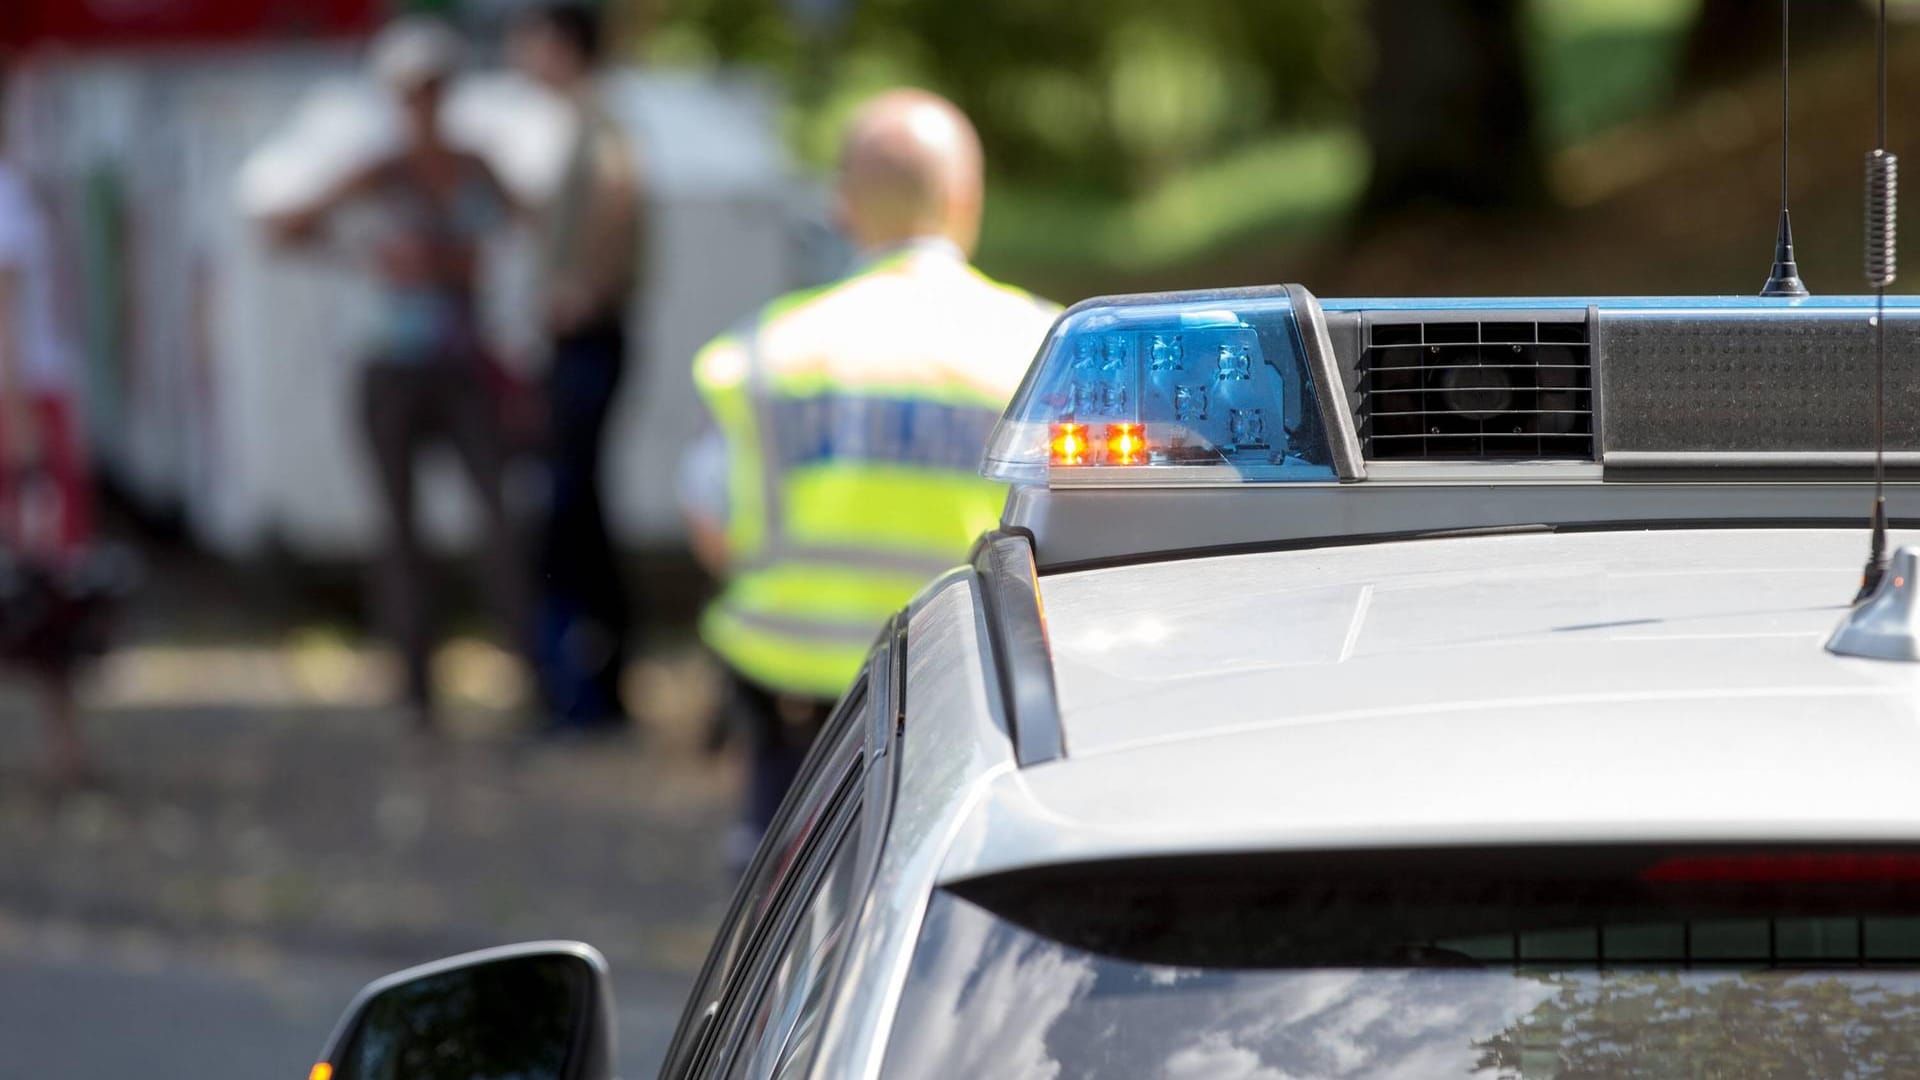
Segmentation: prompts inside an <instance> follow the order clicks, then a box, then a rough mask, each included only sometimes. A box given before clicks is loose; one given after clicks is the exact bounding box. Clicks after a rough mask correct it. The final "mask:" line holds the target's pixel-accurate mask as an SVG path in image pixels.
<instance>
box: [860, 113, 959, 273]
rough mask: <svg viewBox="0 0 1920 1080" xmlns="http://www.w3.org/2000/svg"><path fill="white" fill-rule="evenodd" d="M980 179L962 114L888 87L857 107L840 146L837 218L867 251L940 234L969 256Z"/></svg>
mask: <svg viewBox="0 0 1920 1080" xmlns="http://www.w3.org/2000/svg"><path fill="white" fill-rule="evenodd" d="M982 184H983V181H982V177H981V160H980V137H979V135H977V134H975V133H974V130H973V125H972V124H971V123H969V122H968V120H967V118H966V115H965V114H963V113H962V112H961V111H960V110H959V109H957V108H955V107H954V105H953V103H952V102H950V101H948V100H947V99H945V98H943V97H939V96H937V95H934V94H929V93H927V92H925V91H922V90H889V91H887V92H886V93H884V94H881V95H880V96H878V97H876V98H874V99H872V100H871V101H868V102H867V103H866V104H865V105H863V106H861V107H860V111H859V112H858V113H856V114H855V115H854V118H853V124H852V126H851V127H850V128H849V129H848V131H847V137H846V141H845V142H844V143H843V144H842V145H841V149H840V219H841V224H842V225H843V226H845V228H846V230H847V232H848V234H849V235H850V236H852V238H853V241H854V243H855V244H857V245H859V246H860V248H861V249H862V250H866V251H873V250H877V249H880V248H886V247H891V246H893V245H896V244H901V243H905V242H906V241H908V240H914V239H918V238H921V237H927V236H940V237H945V238H946V239H948V240H951V241H953V242H954V243H955V244H958V245H959V246H960V249H961V250H962V251H965V252H967V253H969V254H971V253H972V251H973V247H974V244H975V242H977V241H978V240H979V237H980V199H981V188H982Z"/></svg>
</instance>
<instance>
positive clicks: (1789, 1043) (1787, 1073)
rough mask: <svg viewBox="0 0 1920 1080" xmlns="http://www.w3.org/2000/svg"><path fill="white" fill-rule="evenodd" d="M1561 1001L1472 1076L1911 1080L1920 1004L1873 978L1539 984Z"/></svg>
mask: <svg viewBox="0 0 1920 1080" xmlns="http://www.w3.org/2000/svg"><path fill="white" fill-rule="evenodd" d="M1539 978H1540V981H1541V982H1543V983H1545V984H1547V985H1549V986H1553V987H1557V988H1558V992H1557V993H1556V994H1555V995H1554V996H1553V997H1552V998H1550V999H1548V1000H1547V1001H1544V1002H1542V1003H1541V1004H1540V1005H1539V1006H1537V1007H1536V1008H1534V1010H1533V1011H1532V1012H1531V1013H1529V1014H1527V1015H1526V1016H1524V1017H1522V1018H1521V1019H1520V1020H1518V1021H1516V1022H1515V1023H1514V1024H1512V1025H1510V1026H1509V1027H1508V1028H1507V1029H1506V1030H1505V1031H1502V1032H1500V1033H1498V1034H1496V1035H1494V1036H1492V1037H1490V1038H1488V1039H1485V1040H1482V1041H1479V1042H1476V1043H1475V1044H1474V1049H1475V1050H1476V1051H1477V1052H1478V1054H1479V1059H1478V1061H1477V1063H1476V1064H1475V1067H1474V1071H1475V1072H1476V1073H1481V1074H1490V1075H1491V1076H1493V1077H1496V1078H1498V1080H1543V1078H1551V1080H1587V1078H1594V1080H1598V1078H1602V1077H1606V1078H1619V1080H1629V1078H1638V1077H1647V1078H1649V1080H1651V1078H1654V1077H1694V1078H1700V1080H1722V1078H1724V1080H1734V1078H1736V1077H1738V1078H1743V1080H1774V1078H1779V1080H1787V1078H1794V1080H1800V1078H1807V1080H1812V1078H1815V1077H1835V1078H1837V1077H1853V1078H1857V1080H1867V1078H1871V1077H1887V1078H1892V1077H1899V1076H1913V1075H1916V1073H1920V1032H1916V1030H1915V1027H1914V1022H1915V1020H1916V1019H1920V995H1916V994H1912V993H1908V992H1903V991H1902V990H1895V989H1892V988H1891V987H1892V986H1900V987H1905V986H1909V985H1911V980H1909V979H1906V978H1904V977H1899V976H1895V977H1893V978H1891V979H1889V980H1888V981H1887V983H1884V984H1883V983H1881V982H1879V981H1878V980H1875V979H1873V978H1872V977H1871V976H1870V975H1869V974H1867V973H1861V974H1859V975H1848V976H1832V975H1824V974H1813V973H1794V972H1784V971H1762V972H1750V973H1745V974H1739V975H1734V974H1725V975H1703V974H1690V975H1672V974H1656V973H1645V974H1626V973H1621V974H1614V975H1610V976H1608V977H1607V978H1605V979H1603V980H1594V979H1592V978H1579V977H1571V976H1564V975H1542V976H1540V977H1539Z"/></svg>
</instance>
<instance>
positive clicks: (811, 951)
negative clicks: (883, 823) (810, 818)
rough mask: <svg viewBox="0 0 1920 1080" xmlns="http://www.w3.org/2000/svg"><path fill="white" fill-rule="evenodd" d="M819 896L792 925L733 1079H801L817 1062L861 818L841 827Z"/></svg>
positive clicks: (847, 921) (849, 908) (848, 916)
mask: <svg viewBox="0 0 1920 1080" xmlns="http://www.w3.org/2000/svg"><path fill="white" fill-rule="evenodd" d="M836 832H837V833H838V836H837V838H836V841H835V845H834V848H833V850H832V851H831V852H830V854H829V855H828V858H827V862H826V865H825V867H824V868H823V869H822V871H821V873H820V876H819V878H818V880H817V882H816V883H815V889H814V892H813V894H812V895H811V896H810V897H808V898H806V899H805V900H804V901H803V902H804V904H805V907H804V908H803V909H802V910H801V911H800V913H799V917H798V918H797V919H796V920H794V921H793V922H792V923H791V929H790V930H789V931H788V933H787V938H786V941H785V943H784V944H782V945H781V946H780V949H779V954H778V956H779V958H778V960H777V961H776V962H775V963H774V966H773V969H772V971H771V974H770V976H769V977H768V979H767V983H766V987H765V989H764V990H763V991H762V992H761V993H760V994H759V996H758V1000H757V1001H756V1003H755V1005H754V1008H753V1014H752V1017H751V1019H750V1020H749V1021H748V1024H747V1027H746V1031H745V1033H744V1038H743V1042H742V1044H741V1049H740V1051H739V1053H737V1054H736V1055H735V1057H734V1064H733V1068H732V1069H730V1070H729V1071H728V1074H727V1075H728V1076H730V1077H764V1076H776V1077H778V1076H800V1075H803V1074H804V1073H805V1072H806V1069H807V1066H808V1065H809V1064H811V1063H812V1060H813V1051H814V1049H815V1048H816V1046H817V1044H818V1039H819V1035H820V1025H821V1023H822V1021H823V1020H824V1019H825V1011H826V1004H827V1000H828V995H827V990H828V988H829V987H830V986H831V984H832V982H833V974H834V972H835V971H836V970H837V969H838V967H839V964H838V961H839V959H840V956H841V955H842V953H844V952H845V948H846V943H847V936H848V933H849V931H850V930H851V928H852V922H853V919H852V914H853V907H854V904H855V902H856V896H855V894H856V891H857V890H856V887H855V883H856V878H857V873H856V871H857V868H858V866H859V863H860V858H859V848H860V844H859V835H860V833H859V820H858V814H857V812H856V813H854V814H853V815H850V816H849V817H848V818H847V819H846V820H845V822H844V824H843V825H842V827H841V828H839V829H837V830H836Z"/></svg>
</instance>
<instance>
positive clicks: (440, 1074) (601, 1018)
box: [310, 941, 613, 1080]
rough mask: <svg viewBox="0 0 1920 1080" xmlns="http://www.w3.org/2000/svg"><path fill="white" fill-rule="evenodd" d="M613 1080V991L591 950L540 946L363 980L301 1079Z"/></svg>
mask: <svg viewBox="0 0 1920 1080" xmlns="http://www.w3.org/2000/svg"><path fill="white" fill-rule="evenodd" d="M506 1076H510V1077H514V1078H515V1080H612V1077H613V986H612V983H611V982H610V981H609V979H608V977H607V963H606V961H605V960H604V959H602V958H601V956H600V954H599V952H597V951H596V950H595V949H594V948H593V947H592V946H591V945H582V944H579V943H577V942H570V941H539V942H533V943H531V944H526V945H508V946H506V947H504V948H499V949H486V950H483V951H481V952H475V953H467V954H466V955H464V956H454V957H449V958H448V959H445V960H440V961H436V962H434V963H431V964H425V965H422V966H420V967H416V968H409V969H407V970H406V971H401V972H397V973H395V974H392V975H389V976H387V977H386V978H384V979H380V980H378V981H376V982H373V983H370V984H369V985H368V986H367V988H366V989H365V990H362V991H360V996H358V997H356V998H354V999H353V1004H352V1005H349V1006H348V1007H347V1012H346V1015H345V1016H343V1017H342V1018H341V1019H340V1024H339V1026H338V1027H336V1028H335V1029H334V1032H333V1036H332V1038H330V1039H328V1040H327V1048H326V1050H325V1051H324V1052H323V1053H322V1054H321V1056H320V1061H319V1063H318V1064H316V1065H315V1066H314V1067H313V1072H312V1073H311V1076H310V1080H483V1078H493V1077H506Z"/></svg>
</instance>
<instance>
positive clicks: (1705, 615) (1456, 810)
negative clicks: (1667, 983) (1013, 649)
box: [909, 529, 1920, 880]
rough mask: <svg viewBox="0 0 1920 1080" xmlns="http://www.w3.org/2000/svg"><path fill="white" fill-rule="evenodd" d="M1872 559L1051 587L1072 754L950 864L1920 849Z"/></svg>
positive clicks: (1312, 571)
mask: <svg viewBox="0 0 1920 1080" xmlns="http://www.w3.org/2000/svg"><path fill="white" fill-rule="evenodd" d="M1915 540H1920V536H1915V535H1912V534H1901V535H1897V536H1896V537H1895V541H1896V543H1899V542H1912V541H1915ZM1865 549H1866V544H1865V534H1864V531H1863V530H1782V529H1772V530H1725V531H1683V532H1671V531H1666V532H1660V531H1652V532H1631V533H1590V534H1562V535H1522V536H1498V537H1472V538H1456V539H1438V540H1423V541H1413V542H1404V543H1392V544H1380V545H1370V546H1363V547H1351V548H1337V549H1321V550H1312V551H1294V552H1274V553H1264V554H1243V555H1233V556H1224V557H1216V558H1208V559H1195V560H1190V561H1174V562H1161V563H1151V564H1143V565H1137V566H1130V567H1120V568H1110V569H1101V570H1089V571H1081V572H1076V573H1069V574H1060V575H1054V576H1050V577H1043V578H1042V579H1041V591H1042V596H1043V599H1044V601H1045V607H1046V615H1047V622H1048V628H1049V633H1050V636H1051V639H1052V645H1053V653H1054V661H1055V672H1056V677H1057V684H1058V695H1059V702H1060V713H1061V718H1062V725H1063V728H1064V733H1065V742H1066V747H1067V750H1066V755H1065V757H1064V758H1062V759H1060V760H1058V761H1055V762H1050V763H1047V764H1042V765H1038V766H1035V767H1031V768H1027V769H1022V770H1017V771H1012V770H1009V771H1006V772H1004V773H1003V774H1002V775H1000V776H998V777H996V778H994V779H992V780H990V781H987V782H986V783H985V787H986V791H985V793H984V795H983V796H982V797H981V800H980V803H979V805H978V806H977V808H975V809H974V810H973V812H972V813H971V814H970V816H969V818H968V822H967V825H966V827H965V828H964V829H963V830H962V831H961V832H960V834H959V835H958V837H957V838H956V840H955V842H954V844H953V846H952V848H951V850H950V852H949V854H948V858H947V860H946V863H945V865H944V867H943V870H942V876H943V878H944V879H946V880H955V879H960V878H965V877H971V876H975V875H979V874H983V873H989V872H994V871H1000V870H1008V869H1015V868H1020V867H1027V866H1034V865H1040V864H1046V863H1054V862H1063V861H1081V860H1091V859H1105V858H1124V857H1137V856H1139V857H1144V856H1154V855H1166V854H1180V853H1197V852H1210V851H1237V850H1264V849H1278V848H1297V847H1325V846H1332V847H1390V846H1401V845H1409V844H1416V845H1456V844H1468V845H1474V844H1498V843H1539V842H1632V841H1656V840H1658V841H1665V840H1700V841H1740V840H1796V839H1797V840H1808V841H1812V840H1864V839H1871V840H1903V841H1904V840H1920V785H1915V784H1914V783H1913V782H1912V774H1913V770H1914V767H1915V765H1916V764H1920V673H1916V671H1915V669H1914V668H1913V667H1912V666H1910V665H1901V664H1884V663H1876V662H1873V661H1863V660H1851V659H1843V658H1839V657H1835V656H1832V655H1830V654H1828V653H1826V652H1825V651H1824V650H1823V649H1822V647H1821V646H1822V642H1823V639H1824V638H1825V636H1826V635H1827V634H1828V633H1830V632H1831V631H1832V629H1833V627H1834V625H1835V624H1836V623H1837V622H1838V620H1839V619H1840V617H1841V615H1842V613H1843V612H1844V610H1845V609H1846V606H1847V603H1846V602H1847V600H1848V599H1849V598H1850V596H1851V594H1852V591H1853V589H1854V588H1855V586H1856V584H1857V581H1858V575H1859V566H1860V562H1861V560H1862V558H1863V557H1864V553H1865ZM909 711H910V712H911V707H910V710H909Z"/></svg>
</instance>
